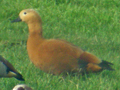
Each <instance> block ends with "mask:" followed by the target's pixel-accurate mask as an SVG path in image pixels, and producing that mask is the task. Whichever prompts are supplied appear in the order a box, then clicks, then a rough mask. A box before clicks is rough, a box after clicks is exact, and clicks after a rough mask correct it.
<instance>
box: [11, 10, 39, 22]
mask: <svg viewBox="0 0 120 90" xmlns="http://www.w3.org/2000/svg"><path fill="white" fill-rule="evenodd" d="M20 21H23V22H26V23H27V24H30V23H34V22H37V23H38V22H39V23H41V18H40V16H39V14H38V13H37V12H36V11H34V10H33V9H25V10H22V11H21V12H20V13H19V17H18V18H17V19H15V20H13V21H11V22H20Z"/></svg>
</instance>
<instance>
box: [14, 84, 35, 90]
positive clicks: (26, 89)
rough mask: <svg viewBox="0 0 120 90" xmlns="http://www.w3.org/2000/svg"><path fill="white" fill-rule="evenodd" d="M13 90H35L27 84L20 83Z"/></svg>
mask: <svg viewBox="0 0 120 90" xmlns="http://www.w3.org/2000/svg"><path fill="white" fill-rule="evenodd" d="M12 90H33V89H32V88H30V87H28V86H26V85H25V84H19V85H16V86H15V87H14V88H13V89H12Z"/></svg>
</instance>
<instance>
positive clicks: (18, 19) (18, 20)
mask: <svg viewBox="0 0 120 90" xmlns="http://www.w3.org/2000/svg"><path fill="white" fill-rule="evenodd" d="M20 21H22V20H21V19H20V17H18V18H17V19H15V20H12V21H11V22H12V23H14V22H20Z"/></svg>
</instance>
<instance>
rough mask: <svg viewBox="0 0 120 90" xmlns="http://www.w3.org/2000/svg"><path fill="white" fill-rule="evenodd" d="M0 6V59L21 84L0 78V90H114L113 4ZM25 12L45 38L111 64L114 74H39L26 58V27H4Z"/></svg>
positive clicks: (118, 4) (117, 14)
mask: <svg viewBox="0 0 120 90" xmlns="http://www.w3.org/2000/svg"><path fill="white" fill-rule="evenodd" d="M0 6H1V9H0V13H1V14H0V52H1V53H0V54H1V55H2V56H3V57H4V58H6V59H7V60H8V61H9V62H11V63H12V64H13V65H14V67H15V68H16V69H17V70H18V71H19V72H20V73H21V74H22V75H23V77H24V78H25V82H22V81H18V80H16V79H15V78H0V85H1V86H0V90H11V89H12V88H13V87H14V86H15V85H17V84H26V85H28V86H31V87H32V88H33V89H34V90H120V64H119V63H120V56H119V53H120V47H119V46H120V36H119V35H120V21H119V20H120V1H119V0H1V2H0ZM28 8H33V9H35V10H36V11H37V12H38V13H39V14H40V16H41V18H42V22H43V36H44V37H45V38H59V39H63V40H67V41H69V42H71V43H73V44H75V45H76V46H79V47H81V48H82V49H83V50H86V51H89V52H91V53H93V54H95V55H96V56H98V57H99V58H101V59H103V60H106V61H109V62H111V63H113V64H114V65H113V68H114V69H115V71H113V72H112V71H106V70H105V71H103V72H100V73H97V74H95V73H92V74H89V75H85V76H71V75H68V76H67V77H65V78H62V76H61V75H60V76H53V75H51V74H47V73H45V72H43V71H40V70H39V69H38V68H36V67H35V66H34V65H33V64H32V62H30V60H29V57H28V54H27V50H26V41H27V37H28V27H27V25H26V24H25V23H23V22H22V23H11V22H10V20H12V19H15V18H17V17H18V14H19V12H20V11H21V10H23V9H28Z"/></svg>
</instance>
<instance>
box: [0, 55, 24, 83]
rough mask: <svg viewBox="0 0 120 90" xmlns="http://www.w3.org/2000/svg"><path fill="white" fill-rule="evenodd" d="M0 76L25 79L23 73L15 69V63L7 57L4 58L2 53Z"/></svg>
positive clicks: (0, 57)
mask: <svg viewBox="0 0 120 90" xmlns="http://www.w3.org/2000/svg"><path fill="white" fill-rule="evenodd" d="M0 77H8V78H11V77H15V78H16V79H18V80H21V81H24V79H23V77H22V75H21V74H20V73H19V72H18V71H17V70H15V68H14V67H13V65H12V64H11V63H10V62H8V61H7V60H6V59H4V58H3V57H2V56H1V55H0Z"/></svg>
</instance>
